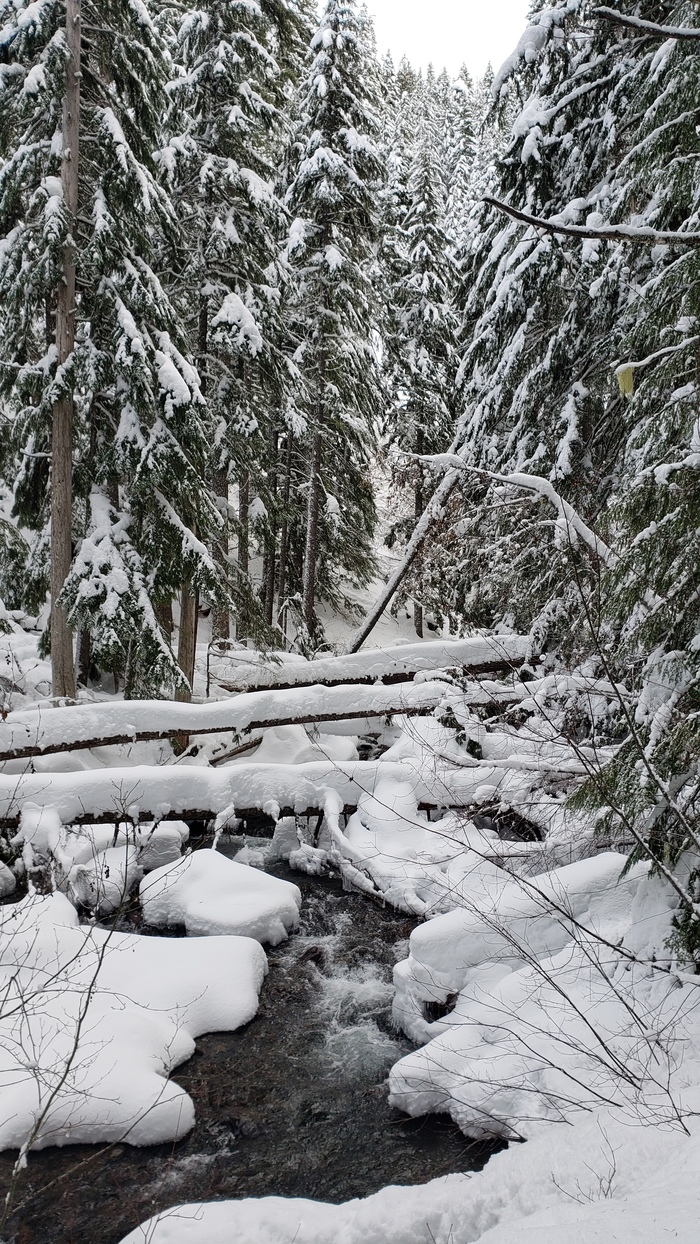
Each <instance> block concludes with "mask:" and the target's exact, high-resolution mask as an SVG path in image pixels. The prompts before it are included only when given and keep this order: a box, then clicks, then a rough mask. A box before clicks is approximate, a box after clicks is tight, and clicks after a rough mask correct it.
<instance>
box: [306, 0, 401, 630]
mask: <svg viewBox="0 0 700 1244" xmlns="http://www.w3.org/2000/svg"><path fill="white" fill-rule="evenodd" d="M311 55H312V62H311V66H310V69H309V72H308V76H307V80H306V83H305V87H304V92H303V104H302V109H301V114H302V115H301V123H300V126H299V129H298V132H297V135H296V138H295V142H294V146H293V151H292V160H291V176H290V184H289V189H288V193H287V205H288V208H289V211H290V213H291V215H292V216H293V218H294V223H293V225H292V231H291V236H290V240H289V246H288V254H289V260H290V264H291V266H292V269H293V272H294V275H295V279H296V281H297V290H298V292H297V295H296V300H295V305H294V331H295V333H296V335H297V338H298V341H299V345H298V349H297V353H296V358H297V360H298V365H299V368H300V372H301V380H302V391H301V394H300V409H301V410H302V412H303V415H304V418H305V421H306V435H305V445H306V448H307V452H308V460H307V461H308V466H307V486H306V515H305V532H304V552H303V575H302V579H303V582H302V595H303V599H302V619H301V621H302V624H303V627H304V628H305V631H306V635H307V636H308V640H307V642H308V643H311V644H312V645H313V644H314V643H317V642H318V640H319V638H320V635H321V631H320V626H319V623H318V618H317V614H316V600H317V597H318V596H319V595H320V596H321V597H322V598H326V599H331V600H333V599H335V600H337V599H338V593H339V590H340V587H339V578H340V576H341V575H342V573H349V574H351V575H352V576H353V577H354V578H355V579H356V580H357V581H359V582H363V581H364V582H366V581H367V580H368V578H369V576H370V574H371V571H372V567H373V558H372V552H371V545H370V540H371V535H372V530H373V526H374V519H375V514H374V499H373V492H372V485H371V480H370V479H369V470H370V450H371V446H372V440H373V431H374V423H375V420H376V418H377V416H378V413H379V411H380V393H381V390H380V385H379V379H378V374H377V373H378V369H377V362H376V350H375V345H374V343H373V341H372V331H373V328H374V310H375V300H374V296H373V290H372V280H371V277H372V271H373V265H374V254H373V245H374V244H375V243H376V239H377V207H376V200H377V191H378V183H379V180H380V177H381V164H380V159H379V155H378V151H377V146H376V142H375V135H376V133H377V119H376V115H375V111H374V100H373V98H372V97H371V96H370V94H369V92H368V90H367V84H368V83H369V84H370V85H371V83H372V81H373V79H374V73H373V72H370V69H369V66H368V59H369V52H368V49H367V46H366V42H365V40H364V38H363V23H362V21H361V20H360V19H359V18H358V15H357V12H356V10H355V6H354V4H352V3H345V2H343V0H328V3H327V5H326V8H325V11H324V15H323V18H322V20H321V23H320V25H319V28H318V30H317V31H316V33H315V35H314V37H313V39H312V42H311Z"/></svg>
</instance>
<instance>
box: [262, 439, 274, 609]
mask: <svg viewBox="0 0 700 1244" xmlns="http://www.w3.org/2000/svg"><path fill="white" fill-rule="evenodd" d="M269 441H270V469H269V471H268V475H267V485H268V492H269V499H270V509H269V512H268V535H267V547H266V549H265V558H264V562H263V592H264V602H263V603H264V607H265V621H266V622H267V624H268V626H272V621H273V618H274V614H275V579H276V569H277V452H278V436H277V428H276V427H275V424H274V423H272V424H270V429H269Z"/></svg>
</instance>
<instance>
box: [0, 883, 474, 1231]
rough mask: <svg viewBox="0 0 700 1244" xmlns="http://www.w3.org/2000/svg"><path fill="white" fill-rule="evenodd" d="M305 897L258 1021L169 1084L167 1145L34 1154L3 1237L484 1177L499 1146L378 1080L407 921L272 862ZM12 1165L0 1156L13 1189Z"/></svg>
mask: <svg viewBox="0 0 700 1244" xmlns="http://www.w3.org/2000/svg"><path fill="white" fill-rule="evenodd" d="M272 871H274V872H275V873H276V874H277V875H278V876H284V877H287V878H288V879H289V880H293V881H295V883H296V884H297V885H298V886H299V887H300V888H301V890H302V893H303V896H304V904H303V908H302V924H301V928H300V931H299V933H298V934H296V935H295V936H293V937H292V938H291V939H290V941H289V942H287V943H286V944H285V945H284V946H280V947H277V948H276V949H274V950H271V951H270V952H269V959H270V973H269V976H268V977H267V980H266V983H265V985H264V987H263V992H262V995H261V1005H260V1010H259V1012H258V1015H257V1016H256V1018H255V1019H254V1020H253V1021H252V1022H251V1023H250V1024H248V1025H247V1026H246V1027H245V1028H242V1029H239V1030H238V1031H237V1032H235V1033H220V1034H214V1035H211V1036H205V1037H202V1038H200V1039H199V1040H198V1042H197V1053H196V1054H195V1055H194V1057H193V1058H192V1059H190V1061H189V1062H188V1063H186V1064H184V1065H183V1066H181V1067H179V1068H177V1069H176V1071H175V1072H174V1078H175V1079H176V1080H177V1082H178V1083H179V1084H181V1085H182V1086H183V1087H184V1088H185V1089H186V1090H187V1092H188V1093H189V1094H190V1095H191V1097H192V1098H193V1100H194V1103H195V1107H196V1113H197V1122H196V1126H195V1128H194V1130H193V1131H192V1132H191V1133H190V1134H189V1136H187V1137H185V1138H184V1139H183V1140H181V1141H180V1142H179V1143H177V1144H172V1145H161V1146H155V1147H153V1148H150V1149H134V1148H132V1147H130V1146H127V1145H117V1146H113V1147H111V1148H107V1149H100V1148H99V1147H94V1146H90V1147H88V1146H78V1145H76V1146H71V1147H70V1148H67V1149H63V1150H59V1149H48V1150H43V1151H42V1152H40V1153H36V1154H32V1155H30V1159H29V1166H28V1169H27V1171H26V1173H25V1175H24V1176H23V1177H22V1182H21V1184H20V1187H19V1190H18V1193H17V1198H16V1202H15V1211H14V1213H13V1217H12V1220H11V1222H10V1223H9V1225H8V1228H7V1229H6V1232H5V1237H4V1238H5V1239H6V1240H7V1241H12V1242H13V1244H118V1241H119V1240H121V1238H122V1237H123V1236H124V1235H125V1234H126V1233H127V1232H128V1231H130V1230H131V1229H133V1228H134V1227H135V1226H137V1225H138V1223H139V1222H141V1221H143V1219H144V1218H148V1217H149V1216H150V1215H151V1214H154V1213H156V1212H158V1211H159V1210H163V1209H167V1208H169V1207H170V1206H172V1205H175V1204H178V1203H180V1202H183V1201H191V1200H202V1199H217V1198H218V1199H221V1198H238V1197H247V1196H269V1195H281V1196H305V1197H311V1198H314V1199H317V1200H327V1201H344V1200H348V1199H350V1198H351V1197H355V1196H366V1195H368V1194H370V1193H372V1192H376V1191H377V1190H378V1189H379V1188H381V1187H383V1186H384V1185H385V1184H390V1183H398V1184H416V1183H423V1182H425V1181H427V1180H429V1179H432V1178H435V1177H436V1176H439V1175H445V1174H448V1173H450V1172H452V1171H464V1170H479V1169H480V1168H481V1167H482V1166H483V1165H484V1163H485V1162H486V1161H487V1159H488V1157H489V1156H490V1155H491V1153H493V1152H494V1151H495V1148H497V1147H498V1146H494V1145H486V1144H483V1143H475V1142H470V1141H468V1140H466V1139H465V1137H464V1136H463V1135H462V1134H461V1132H460V1131H459V1130H458V1128H456V1127H455V1126H454V1125H453V1124H452V1123H451V1122H450V1121H449V1120H448V1119H446V1118H445V1117H442V1116H432V1117H429V1118H427V1119H423V1120H411V1119H408V1118H407V1117H406V1116H405V1115H402V1114H400V1113H399V1112H398V1111H396V1110H391V1109H389V1107H388V1105H387V1100H386V1095H387V1090H386V1085H385V1079H386V1075H387V1073H388V1071H389V1068H390V1067H391V1065H392V1063H394V1062H395V1061H396V1060H397V1058H400V1057H401V1056H402V1054H404V1053H406V1052H407V1051H408V1050H409V1049H411V1048H412V1047H411V1046H410V1044H409V1043H408V1042H407V1041H406V1040H405V1039H403V1038H402V1037H400V1036H399V1035H398V1034H397V1033H396V1032H395V1031H394V1030H393V1028H392V1026H391V1020H390V1011H391V984H390V982H391V972H392V968H393V965H394V963H395V962H396V960H397V959H400V958H403V957H404V955H405V952H406V939H407V938H408V936H409V934H410V932H411V930H412V928H413V927H414V925H415V921H413V920H410V919H407V918H406V916H404V915H402V914H400V913H397V912H394V911H391V910H390V909H388V908H387V909H383V908H379V907H377V906H376V905H375V904H374V903H372V902H371V901H370V900H368V899H366V898H364V897H363V896H361V895H358V894H347V893H344V892H343V889H342V886H341V884H340V883H339V882H338V881H336V880H334V879H331V878H318V877H314V878H309V877H306V876H304V875H300V874H298V873H291V872H290V871H288V870H287V869H286V868H285V866H284V865H282V866H279V867H275V868H274V869H273V870H272ZM13 1160H14V1155H13V1154H0V1185H1V1186H2V1192H3V1195H4V1192H5V1190H6V1188H7V1186H8V1180H9V1177H10V1173H11V1169H12V1163H13Z"/></svg>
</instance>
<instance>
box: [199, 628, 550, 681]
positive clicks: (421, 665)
mask: <svg viewBox="0 0 700 1244" xmlns="http://www.w3.org/2000/svg"><path fill="white" fill-rule="evenodd" d="M529 648H530V642H529V640H528V639H527V637H526V636H522V635H489V636H486V635H476V636H471V637H470V638H468V639H435V640H430V641H428V642H427V643H415V644H410V643H409V644H392V645H390V646H387V647H386V648H368V649H365V650H364V651H362V652H353V653H349V654H348V655H346V656H340V657H324V658H322V659H320V660H316V661H303V660H300V659H299V658H296V659H295V660H294V661H290V659H289V657H287V656H286V654H282V660H281V661H280V662H279V663H275V664H273V663H272V662H271V661H270V662H267V661H266V660H265V658H264V657H263V656H262V655H259V654H254V653H252V652H251V653H245V652H238V651H237V652H235V653H232V654H231V655H230V657H225V658H219V659H221V660H224V661H225V662H226V665H227V667H228V668H227V671H226V673H225V675H224V674H222V677H221V678H218V677H217V679H216V681H217V682H219V683H220V685H221V686H222V687H224V688H225V689H226V690H227V691H255V690H262V689H266V688H271V687H276V688H277V689H278V690H285V689H286V688H289V687H309V686H314V685H316V684H323V685H324V686H326V687H334V686H339V685H340V684H343V683H344V684H346V685H350V684H357V683H375V682H382V683H392V682H410V681H411V679H412V678H413V677H414V676H415V675H416V674H417V673H420V672H421V671H423V670H426V671H427V670H438V669H458V670H461V671H462V672H464V673H466V674H470V675H471V674H473V675H475V676H478V675H479V674H482V673H483V674H487V673H490V672H492V671H497V670H505V669H509V668H511V667H513V666H519V665H522V663H523V662H524V661H525V660H526V659H527V656H528V652H529ZM215 659H216V658H215Z"/></svg>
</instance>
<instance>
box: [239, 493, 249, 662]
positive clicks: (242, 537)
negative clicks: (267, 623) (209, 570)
mask: <svg viewBox="0 0 700 1244" xmlns="http://www.w3.org/2000/svg"><path fill="white" fill-rule="evenodd" d="M249 569H250V472H249V471H248V470H247V469H246V470H243V471H241V474H240V477H239V480H238V570H239V573H240V575H241V578H242V579H244V578H247V576H248V571H249ZM248 626H249V619H248V611H247V609H245V608H242V609H241V613H240V616H239V618H238V625H237V627H236V638H237V639H245V638H246V633H247V630H248Z"/></svg>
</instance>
